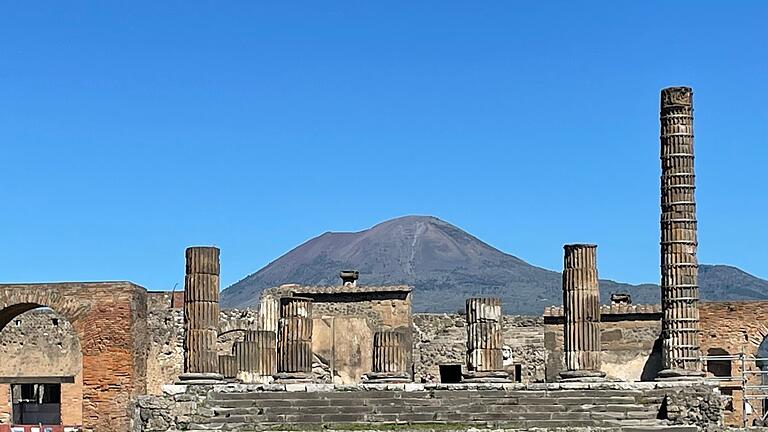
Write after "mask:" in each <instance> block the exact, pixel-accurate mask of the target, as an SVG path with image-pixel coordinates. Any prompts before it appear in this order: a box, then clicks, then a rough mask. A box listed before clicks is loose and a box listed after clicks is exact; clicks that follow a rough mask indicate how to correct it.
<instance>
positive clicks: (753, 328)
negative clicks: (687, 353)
mask: <svg viewBox="0 0 768 432" xmlns="http://www.w3.org/2000/svg"><path fill="white" fill-rule="evenodd" d="M699 316H700V328H701V351H702V354H704V355H724V354H725V353H727V354H738V353H742V352H743V353H745V354H746V355H749V356H757V355H758V354H757V350H758V347H759V346H760V344H761V343H762V342H763V340H764V339H765V338H766V337H768V301H731V302H702V303H700V304H699ZM720 350H722V351H720ZM730 363H731V367H730V375H731V376H740V375H741V362H740V361H731V362H730ZM708 366H709V365H707V364H706V363H705V368H706V369H709V367H708ZM746 367H747V370H756V369H757V367H756V365H755V362H746ZM707 375H709V376H712V375H713V373H712V371H708V373H707ZM749 384H751V385H760V384H762V383H761V382H760V377H759V376H758V375H752V376H751V377H750V378H749ZM721 389H722V391H723V393H726V394H730V395H731V396H732V401H731V403H730V404H729V408H730V407H732V410H729V411H727V412H725V419H726V422H727V423H729V424H733V425H741V420H742V392H741V390H740V386H739V385H738V383H737V382H734V381H731V382H723V383H721ZM752 408H753V410H754V413H753V414H752V415H751V416H750V417H749V421H750V423H751V421H752V419H754V418H758V417H760V416H761V414H762V413H763V409H762V406H761V404H760V401H755V400H753V401H752Z"/></svg>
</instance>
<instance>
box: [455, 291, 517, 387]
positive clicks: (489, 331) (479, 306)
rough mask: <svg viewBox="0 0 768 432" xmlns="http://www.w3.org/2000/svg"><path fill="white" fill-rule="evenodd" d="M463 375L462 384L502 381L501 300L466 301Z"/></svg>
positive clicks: (471, 299) (503, 378) (478, 299)
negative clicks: (465, 359)
mask: <svg viewBox="0 0 768 432" xmlns="http://www.w3.org/2000/svg"><path fill="white" fill-rule="evenodd" d="M466 306H467V315H466V316H467V373H466V374H464V381H465V382H482V381H506V380H507V378H508V374H507V373H506V372H504V371H503V364H502V363H503V359H502V353H501V348H502V346H503V343H502V341H501V334H502V329H501V299H499V298H470V299H467V302H466Z"/></svg>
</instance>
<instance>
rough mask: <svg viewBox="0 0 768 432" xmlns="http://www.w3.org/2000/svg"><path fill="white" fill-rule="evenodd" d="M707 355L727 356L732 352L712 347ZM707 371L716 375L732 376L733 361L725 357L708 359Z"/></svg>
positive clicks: (722, 376)
mask: <svg viewBox="0 0 768 432" xmlns="http://www.w3.org/2000/svg"><path fill="white" fill-rule="evenodd" d="M707 355H708V356H712V357H715V356H719V357H725V356H729V355H730V354H729V353H728V351H726V350H724V349H722V348H710V349H709V350H708V351H707ZM707 371H708V372H710V373H711V374H712V375H714V376H716V377H721V378H724V377H729V376H731V361H730V360H725V359H718V360H707Z"/></svg>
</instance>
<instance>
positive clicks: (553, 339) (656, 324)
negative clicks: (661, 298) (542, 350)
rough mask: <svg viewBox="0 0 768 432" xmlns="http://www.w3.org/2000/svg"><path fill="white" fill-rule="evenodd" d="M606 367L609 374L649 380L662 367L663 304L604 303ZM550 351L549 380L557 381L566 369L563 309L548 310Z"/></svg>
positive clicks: (546, 330)
mask: <svg viewBox="0 0 768 432" xmlns="http://www.w3.org/2000/svg"><path fill="white" fill-rule="evenodd" d="M600 317H601V321H602V322H601V326H600V330H601V344H602V351H601V353H602V354H601V356H602V370H603V371H604V372H606V374H607V376H608V377H609V378H615V379H620V380H622V381H648V380H653V379H655V378H656V373H657V372H658V371H659V370H660V369H661V357H660V356H661V346H660V345H659V342H658V340H659V335H660V333H661V306H660V305H602V306H601V308H600ZM544 327H545V330H544V332H545V333H544V338H545V346H546V351H547V364H546V369H547V373H546V376H547V381H555V380H557V379H558V374H559V373H560V372H561V371H563V370H564V369H565V363H564V354H563V310H562V307H550V308H547V309H546V310H545V311H544Z"/></svg>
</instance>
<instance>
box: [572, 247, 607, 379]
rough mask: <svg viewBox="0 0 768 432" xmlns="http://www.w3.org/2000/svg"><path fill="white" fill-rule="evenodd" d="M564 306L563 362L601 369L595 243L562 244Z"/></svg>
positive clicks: (576, 367) (574, 367) (574, 368)
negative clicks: (563, 251)
mask: <svg viewBox="0 0 768 432" xmlns="http://www.w3.org/2000/svg"><path fill="white" fill-rule="evenodd" d="M564 249H565V257H564V263H563V309H564V325H563V334H564V341H565V343H564V350H565V366H566V369H567V370H568V371H600V367H601V363H600V349H601V347H600V290H599V283H598V278H597V246H595V245H584V244H575V245H565V247H564Z"/></svg>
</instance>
